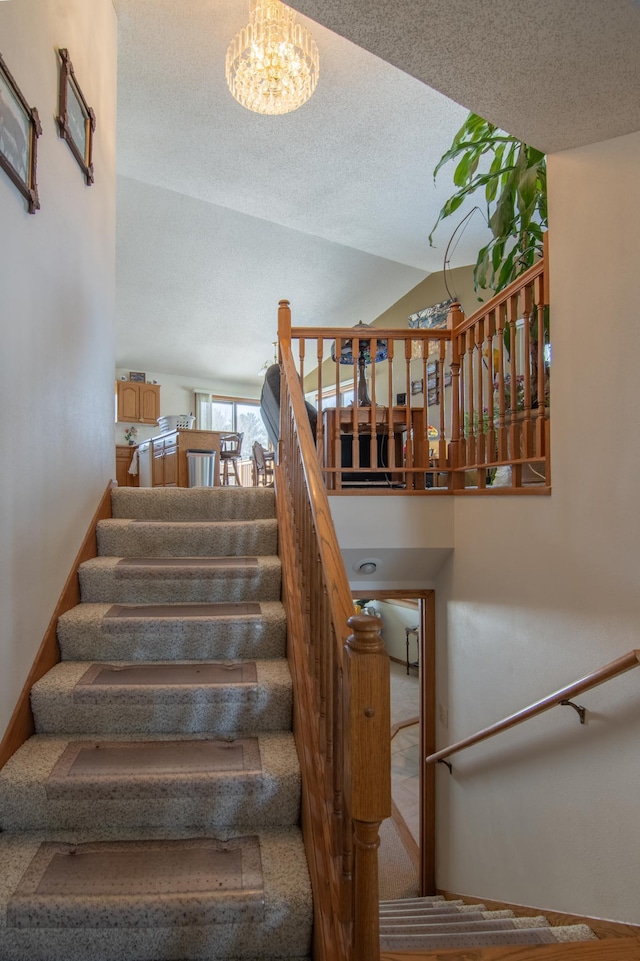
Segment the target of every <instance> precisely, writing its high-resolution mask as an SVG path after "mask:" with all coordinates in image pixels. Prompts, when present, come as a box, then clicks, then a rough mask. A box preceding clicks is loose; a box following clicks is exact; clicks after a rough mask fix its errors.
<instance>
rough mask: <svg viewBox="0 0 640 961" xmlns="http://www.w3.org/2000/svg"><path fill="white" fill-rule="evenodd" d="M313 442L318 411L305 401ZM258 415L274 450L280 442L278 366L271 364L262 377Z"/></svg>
mask: <svg viewBox="0 0 640 961" xmlns="http://www.w3.org/2000/svg"><path fill="white" fill-rule="evenodd" d="M305 404H306V407H307V414H308V415H309V423H310V425H311V433H312V434H313V440H314V442H315V439H316V424H317V421H318V411H317V410H316V409H315V407H313V406H312V405H311V404H310V403H309V402H308V401H305ZM260 414H261V415H262V420H263V421H264V426H265V427H266V429H267V434H268V436H269V440H270V441H271V444H272V446H273V448H274V449H275V450H277V449H278V441H279V440H280V365H279V364H272V365H271V367H269V368H268V369H267V372H266V374H265V375H264V384H263V385H262V393H261V394H260Z"/></svg>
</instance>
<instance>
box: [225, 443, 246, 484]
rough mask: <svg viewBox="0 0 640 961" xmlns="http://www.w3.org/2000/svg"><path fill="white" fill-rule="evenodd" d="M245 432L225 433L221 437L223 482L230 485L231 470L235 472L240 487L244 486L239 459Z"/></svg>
mask: <svg viewBox="0 0 640 961" xmlns="http://www.w3.org/2000/svg"><path fill="white" fill-rule="evenodd" d="M243 436H244V435H243V434H237V433H234V434H223V435H222V437H221V438H220V467H221V475H222V476H221V483H222V484H226V485H227V486H228V485H229V480H230V471H232V472H233V476H234V477H235V482H236V485H237V486H238V487H242V481H241V480H240V473H239V471H238V461H239V460H240V458H241V456H242V438H243Z"/></svg>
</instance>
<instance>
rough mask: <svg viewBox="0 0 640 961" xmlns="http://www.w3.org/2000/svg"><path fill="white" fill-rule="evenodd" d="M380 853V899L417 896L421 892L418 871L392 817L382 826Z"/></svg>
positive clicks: (389, 899) (387, 899)
mask: <svg viewBox="0 0 640 961" xmlns="http://www.w3.org/2000/svg"><path fill="white" fill-rule="evenodd" d="M378 855H379V857H378V864H379V869H378V873H379V878H378V880H379V889H380V900H381V901H391V900H395V899H397V898H415V897H417V896H418V895H419V893H420V892H419V889H418V871H417V869H416V867H415V865H414V863H413V861H412V860H411V858H410V857H409V855H408V854H407V851H406V849H405V846H404V844H403V843H402V839H401V837H400V835H399V834H398V831H397V830H396V826H395V824H394V823H393V821H392V820H391V818H387V820H386V821H383V822H382V824H381V826H380V849H379V851H378Z"/></svg>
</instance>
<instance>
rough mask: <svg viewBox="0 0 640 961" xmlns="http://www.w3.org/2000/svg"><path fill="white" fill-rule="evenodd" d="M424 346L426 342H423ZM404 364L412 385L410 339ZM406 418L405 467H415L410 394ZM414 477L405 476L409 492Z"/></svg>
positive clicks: (411, 474)
mask: <svg viewBox="0 0 640 961" xmlns="http://www.w3.org/2000/svg"><path fill="white" fill-rule="evenodd" d="M422 344H423V346H424V341H423V342H422ZM404 364H405V370H406V376H407V378H408V380H409V384H411V340H410V339H409V338H408V337H407V338H406V339H405V342H404ZM422 386H423V388H424V393H425V397H426V394H427V382H426V381H423V384H422ZM409 390H411V387H409ZM392 405H393V399H390V400H389V407H391V406H392ZM404 418H405V419H404V429H405V437H406V441H405V455H404V466H405V467H414V466H415V465H414V456H413V452H414V447H415V445H414V439H413V435H412V432H411V394H410V393H408V394H407V404H406V409H405V412H404ZM394 429H397V428H394ZM392 442H393V438H392V437H389V443H390V444H391V443H392ZM394 446H395V444H394ZM414 477H415V474H413V473H410V474H405V475H404V482H405V484H406V487H407V490H408V489H409V488H411V487H413V481H414Z"/></svg>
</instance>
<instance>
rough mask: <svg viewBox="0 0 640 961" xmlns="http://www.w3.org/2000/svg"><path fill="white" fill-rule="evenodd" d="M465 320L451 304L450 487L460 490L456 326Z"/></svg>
mask: <svg viewBox="0 0 640 961" xmlns="http://www.w3.org/2000/svg"><path fill="white" fill-rule="evenodd" d="M463 320H464V314H463V313H462V310H461V308H460V304H451V307H450V308H449V313H448V315H447V327H448V328H449V330H450V331H451V398H452V407H451V442H450V444H449V465H450V467H451V470H452V474H451V478H450V487H451V489H452V490H459V489H460V488H461V487H464V475H463V474H462V473H461V472H460V471H459V470H458V469H457V468H459V467H461V466H462V450H461V446H462V445H461V431H462V421H461V418H460V408H461V406H462V384H461V381H460V337H459V336H458V335H457V334H456V327H457V326H459V325H460V324H461V323H462V321H463Z"/></svg>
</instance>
